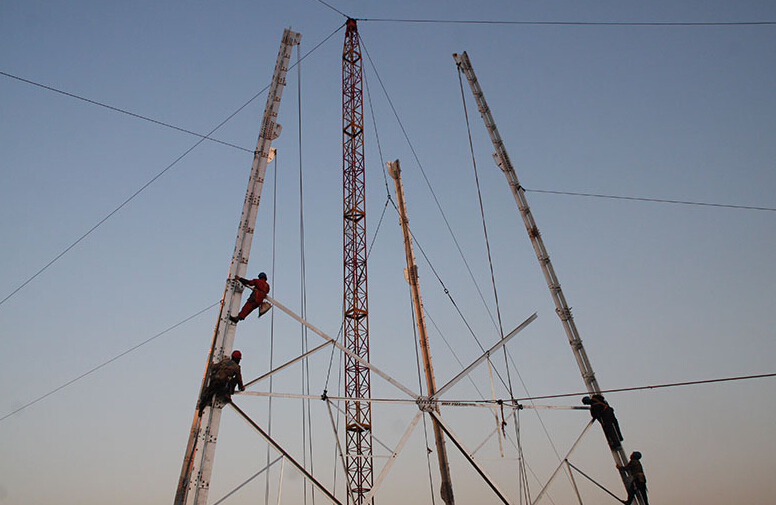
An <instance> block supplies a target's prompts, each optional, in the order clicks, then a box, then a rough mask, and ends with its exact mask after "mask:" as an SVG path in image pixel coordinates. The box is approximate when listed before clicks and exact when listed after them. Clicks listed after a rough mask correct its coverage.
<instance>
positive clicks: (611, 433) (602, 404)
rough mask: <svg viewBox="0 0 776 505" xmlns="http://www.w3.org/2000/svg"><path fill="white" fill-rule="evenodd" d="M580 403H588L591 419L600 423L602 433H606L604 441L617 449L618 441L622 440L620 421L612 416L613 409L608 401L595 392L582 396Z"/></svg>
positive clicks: (613, 448)
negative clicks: (591, 394)
mask: <svg viewBox="0 0 776 505" xmlns="http://www.w3.org/2000/svg"><path fill="white" fill-rule="evenodd" d="M582 403H584V404H585V405H590V415H591V416H593V419H595V420H596V421H598V422H599V423H601V427H602V428H603V429H604V435H606V441H607V442H608V443H609V448H610V449H612V450H617V449H619V448H620V442H622V432H620V423H618V422H617V418H616V417H614V409H613V408H612V407H611V406H609V403H608V402H607V401H606V400H605V399H604V397H603V395H599V394H595V395H593V396H592V397H590V396H585V397H584V398H582Z"/></svg>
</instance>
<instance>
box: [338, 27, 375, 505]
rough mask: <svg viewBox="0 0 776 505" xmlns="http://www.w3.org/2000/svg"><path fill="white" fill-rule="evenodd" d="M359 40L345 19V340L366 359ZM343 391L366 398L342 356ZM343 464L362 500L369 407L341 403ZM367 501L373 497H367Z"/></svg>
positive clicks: (350, 362)
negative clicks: (343, 438)
mask: <svg viewBox="0 0 776 505" xmlns="http://www.w3.org/2000/svg"><path fill="white" fill-rule="evenodd" d="M363 111H364V100H363V88H362V80H361V44H360V42H359V38H358V28H357V26H356V20H355V19H348V21H347V24H346V30H345V44H344V48H343V50H342V183H343V205H342V207H343V251H344V252H343V265H344V287H345V289H344V321H345V322H344V327H343V332H344V338H345V346H346V347H347V348H348V349H349V350H351V351H352V352H353V353H354V354H356V355H357V356H359V357H360V358H362V359H364V360H366V361H369V303H368V300H367V275H366V273H367V272H366V255H367V247H366V184H365V177H364V121H363V120H364V112H363ZM345 396H346V397H349V398H370V397H371V386H370V381H369V368H367V367H365V366H364V365H363V363H361V362H359V361H357V360H355V359H353V357H351V356H347V355H346V356H345ZM345 466H346V471H347V486H348V489H349V491H350V492H349V493H348V500H349V501H350V500H351V497H352V500H354V501H355V504H354V505H362V503H363V500H364V496H365V495H366V494H367V493H368V492H369V490H370V489H371V488H372V482H373V477H374V476H373V471H372V409H371V406H370V403H367V402H359V401H348V402H346V403H345ZM370 501H372V502H373V500H370Z"/></svg>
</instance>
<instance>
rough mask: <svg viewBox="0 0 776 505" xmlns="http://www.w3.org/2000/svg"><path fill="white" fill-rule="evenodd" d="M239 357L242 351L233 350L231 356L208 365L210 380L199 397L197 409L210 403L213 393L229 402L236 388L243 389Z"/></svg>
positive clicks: (240, 357)
mask: <svg viewBox="0 0 776 505" xmlns="http://www.w3.org/2000/svg"><path fill="white" fill-rule="evenodd" d="M241 359H242V353H241V352H240V351H234V352H233V353H232V356H231V357H229V358H224V359H222V360H221V361H219V362H218V363H213V364H212V365H211V366H210V380H209V381H208V385H207V387H206V388H205V390H204V391H202V396H201V397H200V399H199V410H203V409H204V408H205V407H207V406H208V405H210V402H211V401H212V400H213V396H214V395H216V396H218V398H219V399H221V400H223V401H225V402H229V401H231V398H232V394H233V393H234V390H235V389H236V388H240V391H245V386H244V385H243V381H242V373H241V371H240V360H241Z"/></svg>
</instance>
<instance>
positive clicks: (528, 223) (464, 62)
mask: <svg viewBox="0 0 776 505" xmlns="http://www.w3.org/2000/svg"><path fill="white" fill-rule="evenodd" d="M453 59H454V60H455V62H456V63H457V65H458V68H459V69H460V70H461V71H462V72H463V73H464V75H465V76H466V79H467V80H468V82H469V86H470V87H471V90H472V93H473V94H474V99H475V101H476V102H477V108H478V110H479V112H480V116H481V117H482V120H483V121H484V122H485V128H486V129H487V130H488V134H489V135H490V140H491V142H492V143H493V147H494V148H495V149H496V152H495V153H494V154H493V159H494V160H495V162H496V165H498V167H499V168H500V169H501V170H502V172H504V175H505V176H506V178H507V181H508V182H509V188H510V189H511V191H512V195H513V196H514V198H515V201H516V202H517V207H518V209H519V210H520V215H521V216H522V218H523V223H524V224H525V229H526V231H527V232H528V237H529V238H530V239H531V244H532V245H533V248H534V252H535V253H536V258H537V259H538V260H539V265H540V266H541V269H542V272H543V273H544V278H545V280H546V281H547V287H548V288H549V289H550V294H551V295H552V299H553V301H554V302H555V312H556V313H557V314H558V317H559V318H560V320H561V323H562V324H563V329H564V330H565V331H566V336H567V337H568V341H569V344H570V345H571V350H572V352H573V353H574V357H575V358H576V360H577V365H578V366H579V371H580V372H581V374H582V380H584V382H585V386H586V387H587V390H588V391H589V392H590V393H591V394H596V393H600V392H601V388H600V387H599V386H598V381H597V380H596V378H595V373H594V372H593V367H592V365H591V364H590V360H589V359H588V357H587V353H586V352H585V348H584V346H583V345H582V339H581V338H580V336H579V332H578V331H577V327H576V324H575V323H574V317H573V316H572V315H571V308H570V307H569V306H568V303H566V298H565V296H563V291H562V290H561V287H560V281H559V280H558V277H557V276H556V275H555V269H554V268H553V267H552V262H551V261H550V255H549V254H548V253H547V249H546V248H545V247H544V241H543V240H542V236H541V233H540V232H539V228H538V227H537V225H536V222H535V221H534V218H533V214H532V213H531V209H530V208H529V207H528V200H527V199H526V196H525V189H524V188H523V187H522V186H521V185H520V182H519V180H518V179H517V174H516V173H515V169H514V166H513V165H512V161H511V159H510V158H509V154H508V153H507V150H506V147H505V146H504V142H503V141H502V140H501V135H500V134H499V132H498V129H497V128H496V122H495V120H494V119H493V115H492V114H491V112H490V108H489V107H488V103H487V102H486V101H485V95H484V93H483V92H482V88H481V87H480V84H479V82H478V81H477V77H476V76H475V75H474V69H473V68H472V65H471V61H470V60H469V56H468V55H467V54H466V52H465V51H464V52H463V53H462V54H453ZM611 452H612V457H613V458H614V461H615V463H616V464H617V465H619V466H624V465H625V464H626V463H627V462H628V458H627V457H626V456H625V451H624V450H623V449H622V447H619V448H618V449H612V451H611ZM620 477H621V478H622V481H623V484H624V485H625V487H626V488H627V487H628V485H629V479H628V477H627V476H626V475H625V473H624V472H622V471H620ZM636 500H637V503H639V504H640V505H643V501H642V499H641V496H639V495H637V496H636Z"/></svg>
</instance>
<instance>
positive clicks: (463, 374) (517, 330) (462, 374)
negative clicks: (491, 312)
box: [434, 312, 536, 398]
mask: <svg viewBox="0 0 776 505" xmlns="http://www.w3.org/2000/svg"><path fill="white" fill-rule="evenodd" d="M534 319H536V312H534V313H533V314H531V315H530V316H529V317H528V319H526V320H525V321H523V322H522V323H521V324H520V326H518V327H517V328H515V329H514V330H512V331H510V332H509V333H508V334H507V336H506V337H504V338H502V339H501V340H499V341H498V342H496V343H495V344H494V345H493V347H491V348H490V349H488V350H487V351H485V352H484V353H483V354H482V356H480V357H479V358H477V359H476V360H474V362H473V363H472V364H471V365H469V366H467V367H466V368H464V369H463V370H462V371H461V372H460V373H459V374H458V375H456V376H455V377H453V378H452V379H450V381H449V382H448V383H447V384H445V385H444V386H442V387H441V388H439V389H437V392H436V394H435V395H434V397H435V398H438V397H440V396H442V395H443V394H445V392H447V391H448V390H449V389H450V388H451V387H453V386H454V385H455V384H456V383H458V381H460V380H461V379H463V378H464V377H466V376H467V375H468V374H469V372H471V371H472V370H474V369H475V368H476V367H477V366H478V365H479V364H480V363H482V362H483V361H485V360H486V359H488V358H489V357H490V355H491V354H493V353H494V352H496V351H497V350H499V349H500V348H501V347H503V346H504V344H506V343H507V342H509V341H510V340H511V339H512V337H514V336H515V335H517V334H518V333H520V332H521V331H523V329H524V328H525V327H526V326H528V325H529V324H531V323H532V322H533V320H534Z"/></svg>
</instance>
